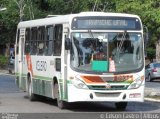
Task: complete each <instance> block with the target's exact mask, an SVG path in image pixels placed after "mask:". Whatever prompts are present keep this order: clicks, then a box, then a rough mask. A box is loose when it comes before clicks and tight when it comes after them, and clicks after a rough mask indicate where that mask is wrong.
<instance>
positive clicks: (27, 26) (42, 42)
mask: <svg viewBox="0 0 160 119" xmlns="http://www.w3.org/2000/svg"><path fill="white" fill-rule="evenodd" d="M16 39H17V40H16V45H15V48H16V54H15V74H16V83H17V85H18V87H19V88H20V89H23V90H25V91H27V92H28V95H29V99H30V100H31V101H32V100H35V99H36V96H37V95H42V96H46V97H50V98H53V99H57V105H58V107H59V108H61V109H62V108H66V104H67V105H68V103H69V102H115V106H116V108H117V109H125V108H126V106H127V102H131V101H136V102H143V101H144V84H145V78H144V38H143V26H142V22H141V19H140V18H139V17H138V16H137V15H131V14H122V13H104V12H82V13H78V14H70V15H62V16H56V17H50V18H43V19H37V20H31V21H24V22H20V23H19V24H18V28H17V38H16Z"/></svg>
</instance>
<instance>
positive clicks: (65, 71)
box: [15, 12, 145, 102]
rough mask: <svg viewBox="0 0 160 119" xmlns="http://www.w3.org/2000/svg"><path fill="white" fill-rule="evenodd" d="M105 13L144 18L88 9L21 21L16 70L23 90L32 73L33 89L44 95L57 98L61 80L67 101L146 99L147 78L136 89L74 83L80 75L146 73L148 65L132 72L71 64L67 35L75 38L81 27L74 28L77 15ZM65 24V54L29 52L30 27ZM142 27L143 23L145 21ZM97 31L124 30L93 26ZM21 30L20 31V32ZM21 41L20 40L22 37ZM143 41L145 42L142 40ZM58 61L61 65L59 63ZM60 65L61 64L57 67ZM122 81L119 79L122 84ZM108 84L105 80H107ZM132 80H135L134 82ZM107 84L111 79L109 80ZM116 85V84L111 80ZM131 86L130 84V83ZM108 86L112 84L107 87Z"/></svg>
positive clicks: (140, 100) (63, 95)
mask: <svg viewBox="0 0 160 119" xmlns="http://www.w3.org/2000/svg"><path fill="white" fill-rule="evenodd" d="M86 16H87V17H90V16H94V17H99V16H100V17H102V16H114V17H117V16H119V17H131V18H137V19H139V21H140V22H141V20H140V18H139V17H138V16H137V15H129V14H116V13H102V12H84V13H80V14H72V15H65V16H58V17H52V18H44V19H39V20H31V21H25V22H20V23H19V25H18V28H17V29H18V30H20V34H19V36H17V40H16V50H17V51H18V53H16V55H15V74H16V83H17V85H18V87H19V88H21V89H22V90H25V91H28V78H29V76H30V78H31V80H32V82H33V85H32V86H33V93H34V94H38V95H43V96H46V97H51V98H53V99H54V98H55V94H54V83H55V80H57V81H58V85H59V93H60V94H59V95H60V99H61V100H63V101H67V102H77V101H82V102H85V101H90V102H93V101H95V102H129V101H139V102H143V101H144V83H145V81H144V79H143V82H142V84H141V86H140V87H139V88H136V89H127V88H126V89H124V90H122V89H119V90H113V89H112V90H111V89H106V90H105V89H99V90H97V89H92V88H88V89H80V88H77V87H76V86H75V85H74V84H73V82H72V81H73V80H74V79H76V78H77V77H84V76H85V77H87V76H88V77H90V76H92V77H100V78H101V79H106V80H108V79H110V78H112V79H114V77H115V76H116V75H129V76H130V75H132V78H133V79H134V80H133V81H135V80H136V79H137V78H138V76H139V77H140V78H143V77H144V66H143V68H142V69H141V70H139V71H136V72H129V73H122V74H120V73H119V74H116V73H106V74H105V73H104V74H103V73H101V74H99V73H97V74H94V73H91V74H90V73H87V72H80V71H78V70H75V69H74V68H73V67H71V62H70V60H71V51H70V50H65V38H71V33H73V32H76V31H80V30H73V29H72V28H71V24H72V20H73V18H75V17H86ZM57 24H58V25H59V24H62V26H63V32H62V39H61V40H62V45H61V54H60V55H59V56H53V55H51V56H45V55H30V54H25V42H26V37H25V33H26V29H27V28H35V27H36V28H37V29H38V28H40V27H42V26H44V27H45V28H47V27H48V26H52V25H53V26H54V27H55V25H57ZM141 27H142V24H141ZM93 31H95V32H99V33H101V32H122V31H123V30H116V31H115V30H113V29H112V30H105V29H103V30H93ZM81 32H89V31H88V30H81ZM132 32H133V33H143V29H140V30H138V31H134V30H130V33H132ZM17 34H18V33H17ZM18 40H19V41H20V42H19V41H18ZM141 45H143V44H141ZM57 65H58V66H57ZM56 66H57V67H56ZM81 80H82V82H83V83H84V84H85V85H86V86H88V87H91V85H90V84H89V83H88V82H86V80H83V78H82V79H81ZM119 83H120V82H118V81H117V82H116V85H119ZM103 84H104V82H103ZM130 84H131V83H130ZM106 85H107V81H106ZM110 85H112V84H110ZM94 86H95V87H96V86H99V83H95V84H94ZM128 87H129V85H128ZM106 88H108V87H106Z"/></svg>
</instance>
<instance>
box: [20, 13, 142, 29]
mask: <svg viewBox="0 0 160 119" xmlns="http://www.w3.org/2000/svg"><path fill="white" fill-rule="evenodd" d="M80 16H81V17H83V16H113V17H136V18H139V16H137V15H133V14H125V13H108V12H81V13H78V14H69V15H56V17H47V18H42V19H35V20H29V21H22V22H20V23H19V24H18V28H26V27H36V26H43V25H50V24H62V23H69V22H70V20H71V19H72V18H73V17H80ZM139 19H140V18H139Z"/></svg>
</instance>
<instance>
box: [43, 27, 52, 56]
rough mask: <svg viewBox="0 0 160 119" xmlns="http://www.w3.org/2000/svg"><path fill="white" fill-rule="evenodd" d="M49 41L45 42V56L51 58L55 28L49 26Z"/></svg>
mask: <svg viewBox="0 0 160 119" xmlns="http://www.w3.org/2000/svg"><path fill="white" fill-rule="evenodd" d="M46 29H47V33H46V35H47V37H46V38H47V39H46V42H45V55H47V56H49V55H52V54H53V39H54V36H53V32H54V27H53V26H47V28H46Z"/></svg>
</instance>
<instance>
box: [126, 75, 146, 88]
mask: <svg viewBox="0 0 160 119" xmlns="http://www.w3.org/2000/svg"><path fill="white" fill-rule="evenodd" d="M142 82H143V80H142V79H141V77H138V78H137V79H136V80H135V81H134V82H133V83H131V85H130V86H129V87H128V89H135V88H139V87H140V86H141V85H142Z"/></svg>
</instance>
